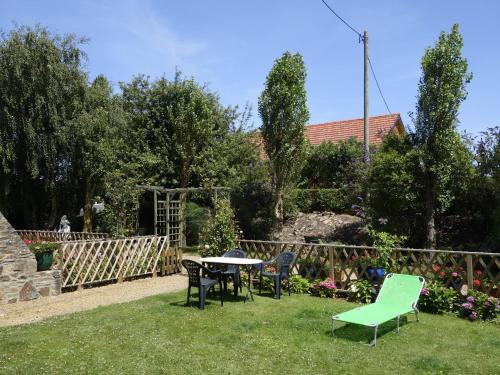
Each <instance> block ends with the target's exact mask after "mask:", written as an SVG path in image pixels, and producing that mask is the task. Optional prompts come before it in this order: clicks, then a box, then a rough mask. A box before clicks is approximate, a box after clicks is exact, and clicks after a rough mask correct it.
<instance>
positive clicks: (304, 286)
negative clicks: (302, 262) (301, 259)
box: [290, 275, 311, 294]
mask: <svg viewBox="0 0 500 375" xmlns="http://www.w3.org/2000/svg"><path fill="white" fill-rule="evenodd" d="M290 288H291V289H292V292H293V293H295V294H305V293H309V289H310V288H311V283H310V282H309V280H307V279H306V278H304V277H302V276H299V275H294V276H292V277H290Z"/></svg>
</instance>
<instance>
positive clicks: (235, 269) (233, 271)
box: [222, 249, 247, 296]
mask: <svg viewBox="0 0 500 375" xmlns="http://www.w3.org/2000/svg"><path fill="white" fill-rule="evenodd" d="M223 257H227V258H246V257H247V253H246V252H244V251H243V250H241V249H233V250H230V251H228V252H227V253H225V254H224V255H223ZM229 278H231V279H232V280H233V284H234V295H235V296H237V295H238V287H239V288H240V292H241V291H242V290H243V289H242V287H241V278H240V266H237V265H235V264H229V265H228V266H227V268H226V270H225V271H222V282H223V284H224V293H227V281H228V279H229Z"/></svg>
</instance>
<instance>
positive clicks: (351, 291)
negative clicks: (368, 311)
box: [347, 280, 376, 303]
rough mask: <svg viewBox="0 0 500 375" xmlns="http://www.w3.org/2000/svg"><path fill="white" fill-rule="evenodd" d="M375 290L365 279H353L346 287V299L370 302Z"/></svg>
mask: <svg viewBox="0 0 500 375" xmlns="http://www.w3.org/2000/svg"><path fill="white" fill-rule="evenodd" d="M375 294H376V290H375V288H374V287H373V285H371V284H370V283H369V282H368V281H367V280H355V281H351V282H350V283H349V286H348V288H347V300H348V301H351V302H357V303H371V302H372V301H373V297H374V296H375Z"/></svg>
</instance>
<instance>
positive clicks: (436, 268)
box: [432, 264, 439, 272]
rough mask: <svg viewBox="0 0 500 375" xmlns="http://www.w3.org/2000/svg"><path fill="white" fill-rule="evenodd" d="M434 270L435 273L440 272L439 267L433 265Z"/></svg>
mask: <svg viewBox="0 0 500 375" xmlns="http://www.w3.org/2000/svg"><path fill="white" fill-rule="evenodd" d="M432 269H433V270H434V272H438V271H439V266H438V265H437V264H433V265H432Z"/></svg>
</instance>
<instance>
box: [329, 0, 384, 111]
mask: <svg viewBox="0 0 500 375" xmlns="http://www.w3.org/2000/svg"><path fill="white" fill-rule="evenodd" d="M321 2H322V3H323V4H324V5H325V6H326V7H327V8H328V9H329V10H330V12H332V13H333V14H334V15H335V17H337V18H338V19H339V20H340V21H341V22H342V23H343V24H344V25H346V26H347V27H348V28H349V29H351V30H352V31H353V32H354V33H355V34H356V35H357V36H358V38H359V42H361V41H362V40H363V35H361V33H360V32H359V31H358V30H356V29H355V28H354V27H352V26H351V25H350V24H349V23H348V22H347V21H346V20H344V19H343V18H342V17H341V16H340V15H339V14H338V13H337V12H335V11H334V10H333V9H332V7H330V5H328V3H327V2H326V1H325V0H321ZM368 63H369V65H370V70H371V72H372V74H373V78H375V83H376V84H377V88H378V92H379V94H380V96H381V98H382V101H383V102H384V104H385V108H387V111H389V113H392V112H391V110H390V109H389V105H388V104H387V101H386V100H385V97H384V94H383V93H382V89H381V88H380V84H379V83H378V79H377V75H376V74H375V70H374V69H373V65H372V62H371V60H370V58H369V57H368Z"/></svg>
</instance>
